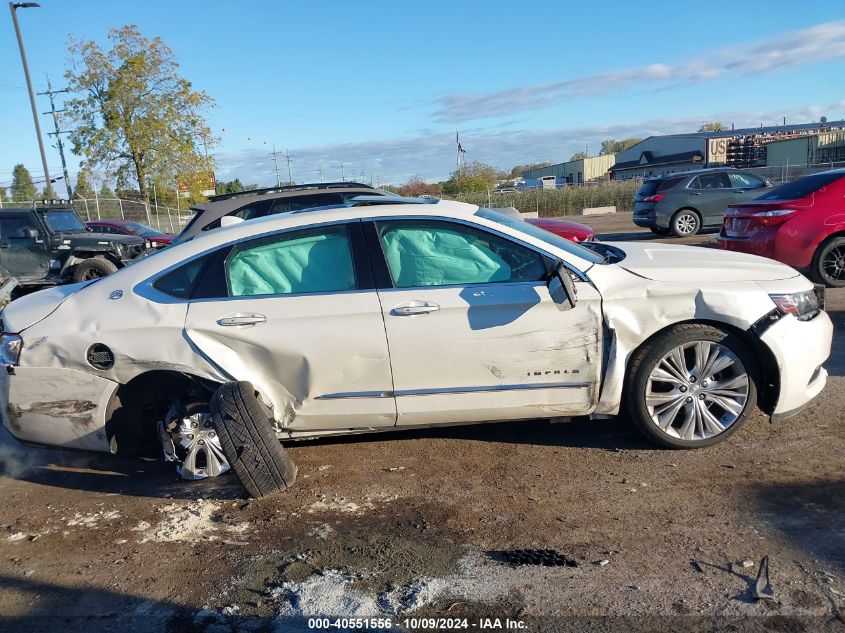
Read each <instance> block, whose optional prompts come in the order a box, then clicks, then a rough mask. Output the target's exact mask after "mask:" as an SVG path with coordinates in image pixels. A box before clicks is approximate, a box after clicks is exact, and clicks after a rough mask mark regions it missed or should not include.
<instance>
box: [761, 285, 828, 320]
mask: <svg viewBox="0 0 845 633" xmlns="http://www.w3.org/2000/svg"><path fill="white" fill-rule="evenodd" d="M769 296H770V297H771V298H772V301H774V302H775V305H776V306H777V307H778V310H780V311H781V312H782V313H783V314H785V315H786V314H791V315H792V316H794V317H796V318H798V319H801V320H802V321H807V320H808V319H811V318H813V317H814V316H815V315H816V313H817V312H818V311H819V298H818V296H817V295H816V291H815V290H807V291H806V292H795V293H793V294H788V295H769Z"/></svg>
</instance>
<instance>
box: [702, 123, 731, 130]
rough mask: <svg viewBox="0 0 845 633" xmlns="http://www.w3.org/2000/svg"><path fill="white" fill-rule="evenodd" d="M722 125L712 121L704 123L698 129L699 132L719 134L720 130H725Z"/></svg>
mask: <svg viewBox="0 0 845 633" xmlns="http://www.w3.org/2000/svg"><path fill="white" fill-rule="evenodd" d="M726 129H727V128H726V127H725V124H724V123H720V122H719V121H714V122H713V123H705V124H704V125H702V126H701V127H700V128H698V131H699V132H721V131H722V130H726Z"/></svg>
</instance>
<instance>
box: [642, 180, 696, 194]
mask: <svg viewBox="0 0 845 633" xmlns="http://www.w3.org/2000/svg"><path fill="white" fill-rule="evenodd" d="M684 178H686V176H678V177H676V178H660V179H655V180H646V181H645V182H644V183H643V184H642V186H641V187H640V190H639V191H638V192H637V193H639V194H640V195H642V196H653V195H654V194H656V193H660V192H661V191H666V190H667V189H671V188H672V187H674V186H675V185H679V184H681V181H682V180H683V179H684Z"/></svg>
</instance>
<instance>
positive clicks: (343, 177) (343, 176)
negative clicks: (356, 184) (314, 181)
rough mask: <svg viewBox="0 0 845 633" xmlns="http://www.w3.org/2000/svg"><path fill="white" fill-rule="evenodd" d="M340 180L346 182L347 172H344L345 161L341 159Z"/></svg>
mask: <svg viewBox="0 0 845 633" xmlns="http://www.w3.org/2000/svg"><path fill="white" fill-rule="evenodd" d="M340 180H341V181H342V182H346V174H345V173H344V172H343V161H340Z"/></svg>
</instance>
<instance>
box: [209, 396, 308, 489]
mask: <svg viewBox="0 0 845 633" xmlns="http://www.w3.org/2000/svg"><path fill="white" fill-rule="evenodd" d="M211 424H212V426H213V427H214V430H215V431H217V435H218V437H219V438H220V447H221V448H222V449H223V454H224V455H225V456H226V459H227V460H229V465H230V466H231V467H232V470H233V471H234V472H235V475H237V476H238V479H240V481H241V483H242V484H243V486H244V488H246V490H247V492H248V493H249V494H250V495H251V496H253V497H256V498H258V497H266V496H267V495H270V494H273V493H275V492H279V491H280V490H286V489H287V488H289V487H290V486H292V485H293V482H294V481H295V480H296V464H294V463H293V462H292V461H291V460H290V458H288V456H287V453H285V449H284V448H282V445H281V443H280V442H279V440H278V438H277V437H276V434H275V433H274V432H273V427H272V425H271V424H270V419H269V418H268V417H267V414H266V413H265V412H264V409H263V407H262V406H261V403H260V402H259V401H258V398H256V396H255V389H254V387H253V386H252V384H250V383H248V382H244V381H241V382H230V383H227V384H225V385H223V386H222V387H220V388H219V389H218V390H217V392H216V393H215V394H214V397H213V398H212V399H211Z"/></svg>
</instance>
